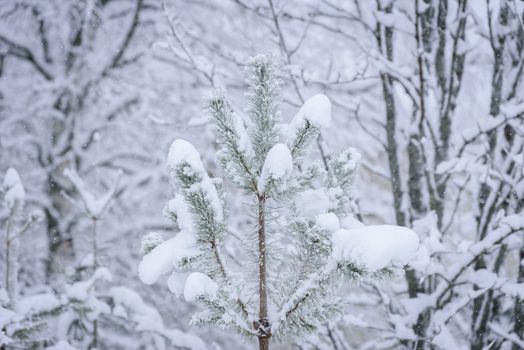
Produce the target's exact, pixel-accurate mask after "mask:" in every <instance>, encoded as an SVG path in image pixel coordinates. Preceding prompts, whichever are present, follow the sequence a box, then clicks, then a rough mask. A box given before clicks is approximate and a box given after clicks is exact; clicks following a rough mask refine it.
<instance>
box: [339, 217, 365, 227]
mask: <svg viewBox="0 0 524 350" xmlns="http://www.w3.org/2000/svg"><path fill="white" fill-rule="evenodd" d="M340 226H341V227H342V228H345V229H346V230H352V229H355V228H360V227H364V226H365V225H364V224H363V223H362V222H360V221H358V220H357V219H356V218H355V217H354V216H353V215H348V216H346V217H345V218H344V219H342V220H341V221H340Z"/></svg>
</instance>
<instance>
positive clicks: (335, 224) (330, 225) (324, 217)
mask: <svg viewBox="0 0 524 350" xmlns="http://www.w3.org/2000/svg"><path fill="white" fill-rule="evenodd" d="M315 224H317V225H318V226H320V227H322V228H323V229H324V230H327V231H330V232H335V231H336V230H338V229H339V228H340V221H339V220H338V217H337V216H336V215H335V214H334V213H325V214H319V215H317V216H316V217H315Z"/></svg>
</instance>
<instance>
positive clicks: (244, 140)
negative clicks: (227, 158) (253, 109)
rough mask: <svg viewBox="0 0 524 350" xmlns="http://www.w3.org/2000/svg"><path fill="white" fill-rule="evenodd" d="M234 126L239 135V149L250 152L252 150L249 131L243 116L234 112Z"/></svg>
mask: <svg viewBox="0 0 524 350" xmlns="http://www.w3.org/2000/svg"><path fill="white" fill-rule="evenodd" d="M232 118H233V128H234V129H235V133H236V135H237V136H238V139H237V142H238V150H239V151H240V152H245V153H250V152H251V142H250V141H249V135H248V133H247V130H246V127H245V126H244V121H243V120H242V118H241V117H240V116H239V115H238V114H236V113H233V116H232Z"/></svg>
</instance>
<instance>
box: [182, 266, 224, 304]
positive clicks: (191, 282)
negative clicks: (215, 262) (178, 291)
mask: <svg viewBox="0 0 524 350" xmlns="http://www.w3.org/2000/svg"><path fill="white" fill-rule="evenodd" d="M217 291H218V285H217V284H216V283H215V282H214V281H213V280H212V279H211V278H209V277H208V276H207V275H205V274H203V273H200V272H193V273H192V274H190V275H189V276H187V279H186V285H185V287H184V299H186V301H196V300H197V298H198V297H201V296H204V297H207V298H209V299H211V300H213V299H215V297H216V294H217Z"/></svg>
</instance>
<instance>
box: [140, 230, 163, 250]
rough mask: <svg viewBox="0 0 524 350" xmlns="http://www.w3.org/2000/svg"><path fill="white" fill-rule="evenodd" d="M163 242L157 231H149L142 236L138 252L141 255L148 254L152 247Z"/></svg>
mask: <svg viewBox="0 0 524 350" xmlns="http://www.w3.org/2000/svg"><path fill="white" fill-rule="evenodd" d="M162 242H164V238H162V235H161V234H160V233H158V232H149V233H148V234H147V235H145V236H144V237H142V242H141V246H140V253H142V254H143V255H145V254H149V253H150V252H151V251H152V250H153V249H155V248H156V247H157V246H159V245H160V244H162Z"/></svg>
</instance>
